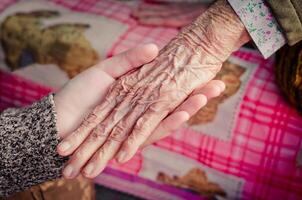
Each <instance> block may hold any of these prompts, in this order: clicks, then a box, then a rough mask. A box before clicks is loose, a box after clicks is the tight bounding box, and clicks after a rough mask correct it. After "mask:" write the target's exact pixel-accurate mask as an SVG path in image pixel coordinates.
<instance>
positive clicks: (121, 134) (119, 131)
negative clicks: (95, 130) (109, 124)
mask: <svg viewBox="0 0 302 200" xmlns="http://www.w3.org/2000/svg"><path fill="white" fill-rule="evenodd" d="M126 137H127V133H126V131H125V130H124V128H123V127H121V126H119V125H118V126H116V127H115V128H114V129H113V131H112V133H111V134H110V136H109V138H110V139H111V140H114V141H116V142H122V141H124V140H125V138H126Z"/></svg>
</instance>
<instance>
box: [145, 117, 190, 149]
mask: <svg viewBox="0 0 302 200" xmlns="http://www.w3.org/2000/svg"><path fill="white" fill-rule="evenodd" d="M189 119H190V115H189V114H188V113H187V112H186V111H177V112H173V113H172V114H171V115H169V116H168V117H167V118H166V119H164V120H163V121H162V122H161V123H160V124H159V125H158V126H157V128H156V129H155V130H154V131H153V132H152V134H151V135H150V136H149V138H148V139H147V140H146V142H144V144H143V145H142V146H141V147H140V148H144V147H145V146H147V145H150V144H152V143H154V142H156V141H158V140H160V139H162V138H165V137H166V136H168V135H169V134H170V133H171V132H172V131H175V130H177V129H179V128H180V127H181V125H182V124H184V123H185V122H186V121H188V120H189Z"/></svg>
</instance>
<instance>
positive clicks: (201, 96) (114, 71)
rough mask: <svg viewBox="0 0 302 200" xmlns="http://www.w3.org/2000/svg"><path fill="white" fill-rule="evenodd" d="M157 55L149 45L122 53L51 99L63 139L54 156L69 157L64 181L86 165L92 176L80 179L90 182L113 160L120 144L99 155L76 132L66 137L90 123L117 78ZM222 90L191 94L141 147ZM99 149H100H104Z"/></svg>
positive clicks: (214, 84)
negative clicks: (87, 178)
mask: <svg viewBox="0 0 302 200" xmlns="http://www.w3.org/2000/svg"><path fill="white" fill-rule="evenodd" d="M157 54H158V49H157V47H156V46H155V45H153V44H149V45H144V46H140V47H136V48H134V49H131V50H129V51H126V52H124V53H122V54H119V55H117V56H114V57H112V58H109V59H107V60H104V61H102V62H100V63H99V64H97V65H96V66H93V67H91V68H89V69H88V70H86V71H84V72H83V73H81V74H79V75H78V76H76V77H75V78H73V79H72V80H71V81H69V82H68V83H67V84H66V85H65V86H64V87H63V88H62V89H61V90H60V91H59V92H58V93H57V94H56V95H55V104H56V111H57V128H58V132H59V136H60V137H61V138H62V139H63V141H62V142H61V143H60V144H59V146H58V153H59V154H60V155H63V156H68V155H71V154H73V155H72V156H71V158H70V160H69V163H68V164H67V166H66V167H65V169H64V171H63V175H64V176H65V177H66V178H74V177H76V176H77V175H78V174H79V173H80V172H81V170H82V168H83V167H84V166H85V165H86V164H87V163H89V166H87V168H88V169H89V167H90V168H93V169H92V173H84V175H85V176H86V177H89V178H93V177H95V176H97V175H98V174H99V173H100V172H101V171H102V170H103V169H104V168H105V166H106V164H107V163H108V161H109V160H111V159H113V158H114V156H115V154H116V152H117V151H118V149H119V147H120V144H121V142H122V141H112V145H113V146H112V145H111V146H110V148H107V149H105V151H99V149H98V148H96V149H93V148H91V146H90V145H89V144H90V143H91V141H90V140H89V139H88V138H89V137H88V135H87V134H86V135H85V134H82V132H80V131H76V132H74V133H73V134H72V135H69V134H70V133H72V132H73V131H74V130H75V129H76V128H77V127H78V126H79V125H80V124H81V122H82V121H83V123H82V125H83V124H84V125H85V124H89V122H90V121H89V120H93V118H91V117H90V118H86V119H85V117H87V116H88V115H89V114H90V115H89V116H91V111H92V110H93V108H95V107H96V106H97V105H98V104H100V102H102V101H103V100H104V99H105V96H106V93H107V91H108V89H109V88H110V86H111V85H112V84H113V83H114V82H115V81H116V79H118V77H120V76H121V75H123V74H125V73H127V72H129V71H131V70H132V69H134V68H137V67H140V66H141V65H143V64H146V63H148V62H151V61H152V60H153V59H154V58H155V57H156V56H157ZM224 87H225V86H224V84H223V83H222V82H221V81H215V80H214V81H211V82H209V83H208V84H206V85H205V86H203V87H200V88H197V89H196V90H194V92H193V93H192V94H191V95H190V96H189V97H188V98H187V100H186V101H185V102H183V103H182V104H181V105H180V106H178V108H177V109H175V110H174V111H173V112H172V113H171V114H170V115H169V116H167V117H166V118H165V119H164V120H163V121H162V122H161V123H160V124H159V125H158V126H157V128H156V129H155V130H154V131H153V132H152V134H151V135H150V137H149V138H148V139H147V141H146V142H145V144H144V145H146V144H150V143H152V142H154V141H157V140H159V139H161V138H163V137H165V136H167V135H168V134H169V133H170V132H171V131H173V130H175V129H177V128H179V127H180V126H181V125H182V124H183V123H184V122H186V121H187V120H188V119H189V118H190V117H191V116H192V115H194V114H195V113H196V112H197V111H198V110H199V109H200V108H201V107H202V106H204V105H205V104H206V102H207V99H209V98H211V97H215V96H218V95H219V94H220V93H221V92H222V91H223V90H224ZM116 98H118V95H117V96H116ZM113 112H114V111H113ZM103 117H106V116H103ZM87 137H88V138H87ZM95 139H97V140H98V141H99V142H102V141H105V140H106V137H104V138H103V137H99V138H95ZM93 142H95V140H93ZM112 147H114V148H112ZM102 148H103V149H104V147H102ZM95 152H97V153H95Z"/></svg>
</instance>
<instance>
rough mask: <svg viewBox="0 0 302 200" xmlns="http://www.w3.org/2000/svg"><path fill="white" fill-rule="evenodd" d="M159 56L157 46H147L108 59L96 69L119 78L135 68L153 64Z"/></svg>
mask: <svg viewBox="0 0 302 200" xmlns="http://www.w3.org/2000/svg"><path fill="white" fill-rule="evenodd" d="M157 54H158V48H157V46H156V45H155V44H146V45H142V46H138V47H136V48H133V49H130V50H128V51H125V52H123V53H121V54H119V55H117V56H114V57H111V58H109V59H106V60H104V61H103V62H100V64H98V65H96V67H98V68H100V69H102V70H103V71H105V72H106V73H108V74H109V75H110V76H112V77H113V78H118V77H120V76H121V75H123V74H125V73H126V72H128V71H130V70H131V69H133V68H136V67H139V66H141V65H143V64H146V63H148V62H151V61H152V60H153V59H154V58H155V57H156V56H157Z"/></svg>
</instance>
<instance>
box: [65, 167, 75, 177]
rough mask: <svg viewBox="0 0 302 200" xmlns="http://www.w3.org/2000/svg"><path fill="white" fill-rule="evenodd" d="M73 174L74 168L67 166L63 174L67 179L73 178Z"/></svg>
mask: <svg viewBox="0 0 302 200" xmlns="http://www.w3.org/2000/svg"><path fill="white" fill-rule="evenodd" d="M72 172H73V169H72V166H71V165H67V166H66V167H65V169H64V172H63V174H64V175H65V176H66V177H69V178H71V177H72Z"/></svg>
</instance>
